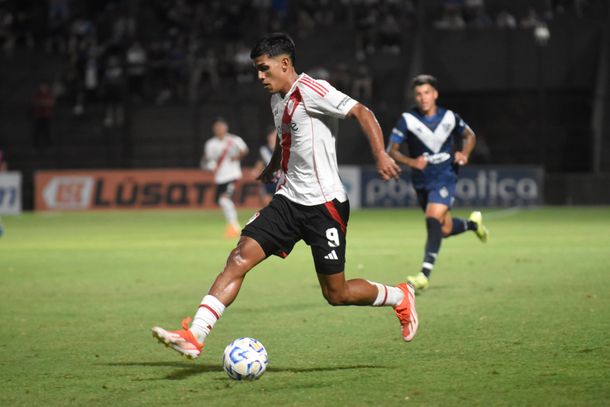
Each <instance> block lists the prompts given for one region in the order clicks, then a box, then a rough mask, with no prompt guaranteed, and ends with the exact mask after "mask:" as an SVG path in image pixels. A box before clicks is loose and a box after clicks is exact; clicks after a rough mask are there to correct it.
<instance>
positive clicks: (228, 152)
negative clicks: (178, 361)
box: [204, 133, 248, 184]
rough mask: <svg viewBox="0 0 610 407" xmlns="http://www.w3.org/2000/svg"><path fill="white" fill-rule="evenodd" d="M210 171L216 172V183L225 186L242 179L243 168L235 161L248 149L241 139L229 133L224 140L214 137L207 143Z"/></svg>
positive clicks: (206, 154)
mask: <svg viewBox="0 0 610 407" xmlns="http://www.w3.org/2000/svg"><path fill="white" fill-rule="evenodd" d="M204 149H205V158H206V160H207V165H208V169H210V170H212V171H214V182H215V183H217V184H225V183H227V182H231V181H235V180H237V179H239V178H241V166H240V164H239V161H238V160H233V158H234V157H237V156H239V154H240V153H241V152H242V151H246V150H247V149H248V147H247V146H246V143H245V142H244V141H243V140H242V139H241V137H239V136H236V135H235V134H230V133H227V134H226V135H225V136H224V137H223V138H222V139H220V138H218V137H212V138H211V139H209V140H208V141H206V143H205V147H204Z"/></svg>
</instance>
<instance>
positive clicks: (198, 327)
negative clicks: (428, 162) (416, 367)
mask: <svg viewBox="0 0 610 407" xmlns="http://www.w3.org/2000/svg"><path fill="white" fill-rule="evenodd" d="M250 57H251V58H252V60H253V62H254V66H255V68H256V69H257V71H258V79H259V80H260V82H261V83H262V85H263V87H264V88H265V89H266V90H267V91H268V92H269V93H271V94H272V96H271V109H272V112H273V116H274V119H275V125H276V128H277V131H278V137H279V140H278V143H276V148H275V151H274V154H273V157H272V159H271V161H270V163H269V165H268V166H267V167H266V168H265V169H264V170H263V172H262V173H261V175H260V178H261V179H262V180H263V181H267V180H269V179H270V178H271V177H272V176H273V173H274V172H275V171H276V170H277V169H278V168H280V169H281V172H282V178H281V179H280V181H279V186H278V189H277V192H276V193H275V195H274V197H273V199H272V201H271V203H270V204H269V205H268V206H266V207H265V208H263V209H262V210H261V211H260V212H257V213H256V214H255V215H254V216H253V217H252V218H251V220H250V221H249V223H248V224H247V225H246V226H245V227H244V229H243V230H242V233H241V237H240V239H239V242H238V243H237V246H236V247H235V248H234V249H233V250H232V251H231V253H230V254H229V258H228V259H227V262H226V265H225V267H224V270H223V271H222V272H221V273H220V274H219V275H218V276H217V277H216V280H215V281H214V283H213V284H212V286H211V287H210V289H209V291H208V293H207V295H205V296H204V297H203V299H202V301H201V303H200V305H199V309H198V310H197V312H196V314H195V317H194V319H193V320H192V324H191V326H190V327H189V326H188V323H189V322H190V318H186V319H185V320H184V321H182V326H183V329H181V330H177V331H167V330H165V329H163V328H161V327H154V328H153V329H152V332H153V336H154V337H155V338H157V339H158V340H159V341H160V342H162V343H164V344H166V345H167V346H170V347H171V348H173V349H174V350H176V351H178V352H179V353H181V354H182V355H184V356H186V357H188V358H196V357H197V356H199V354H200V353H201V349H202V348H203V342H204V340H205V339H206V337H207V336H208V334H209V333H210V331H211V330H212V328H213V327H214V324H215V323H216V322H217V321H218V319H219V318H220V317H221V316H222V314H223V312H224V311H225V309H226V307H228V306H229V305H231V303H232V302H233V301H234V300H235V298H236V297H237V294H238V292H239V289H240V287H241V285H242V283H243V281H244V278H245V276H246V274H247V273H248V271H250V270H251V269H252V268H253V267H254V266H256V265H257V264H258V263H260V262H261V261H263V260H265V259H266V258H267V257H269V256H270V255H272V254H275V255H278V256H281V257H286V256H288V254H289V253H290V251H291V250H292V247H293V246H294V244H295V243H296V242H298V241H299V240H303V241H305V243H306V244H307V245H309V246H310V247H311V253H312V256H313V259H314V264H315V269H316V273H317V277H318V281H319V283H320V287H321V289H322V294H323V295H324V298H326V300H327V301H328V303H329V304H331V305H369V306H389V307H392V308H393V310H394V312H395V314H396V316H397V317H398V319H399V321H400V325H401V332H402V337H403V339H404V340H405V341H407V342H408V341H411V340H412V339H413V337H414V336H415V334H416V332H417V328H418V323H419V322H418V319H417V313H416V310H415V295H414V289H413V287H412V286H411V285H409V284H407V283H402V284H398V285H397V286H389V285H385V284H380V283H376V282H372V281H368V280H365V279H351V280H346V278H345V273H344V265H345V244H346V240H345V239H346V232H347V222H348V219H349V201H348V199H347V194H346V193H345V190H344V188H343V184H342V183H341V180H340V179H339V174H338V167H337V156H336V151H335V137H336V135H337V119H343V118H345V117H350V118H354V119H356V120H357V121H358V123H359V124H360V127H361V129H362V131H363V132H364V133H365V134H366V136H367V138H368V139H369V142H370V145H371V150H372V153H373V157H374V159H375V162H376V166H377V171H378V173H379V175H380V176H381V177H382V178H383V179H384V180H386V181H387V180H389V179H390V178H394V177H397V176H398V174H399V171H400V169H399V167H398V166H397V165H396V163H395V162H394V160H392V159H391V158H390V157H389V156H388V155H387V153H386V152H385V149H384V143H383V136H382V131H381V128H380V127H379V124H378V122H377V120H376V119H375V116H374V115H373V113H372V112H371V111H370V110H369V109H367V108H366V107H365V106H363V105H362V104H360V103H358V102H357V101H355V100H353V99H352V98H350V97H349V96H347V95H345V94H344V93H342V92H340V91H338V90H337V89H335V88H333V87H332V86H331V85H330V84H329V83H328V82H326V81H322V80H315V79H313V78H311V77H309V76H308V75H306V74H300V75H298V74H297V72H296V70H295V67H294V61H295V47H294V42H293V41H292V39H291V38H290V37H289V36H288V35H287V34H284V33H274V34H268V35H267V36H265V37H263V38H262V39H261V40H260V41H259V42H258V43H257V44H256V45H255V46H254V48H253V49H252V52H251V53H250Z"/></svg>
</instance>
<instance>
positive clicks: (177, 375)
mask: <svg viewBox="0 0 610 407" xmlns="http://www.w3.org/2000/svg"><path fill="white" fill-rule="evenodd" d="M106 366H122V367H125V366H140V367H142V366H144V367H147V366H148V367H177V368H180V369H179V370H175V371H173V372H171V373H169V374H167V375H166V376H164V377H162V378H158V379H142V380H183V379H186V378H189V377H191V376H196V375H200V374H205V373H209V372H222V371H223V369H222V365H220V364H193V363H192V362H190V363H189V362H117V363H106ZM356 369H391V367H388V366H378V365H352V366H325V367H304V368H298V367H276V366H269V367H268V368H267V371H268V372H290V373H311V372H334V371H340V370H356Z"/></svg>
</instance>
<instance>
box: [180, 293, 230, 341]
mask: <svg viewBox="0 0 610 407" xmlns="http://www.w3.org/2000/svg"><path fill="white" fill-rule="evenodd" d="M224 310H225V306H224V304H223V303H222V302H220V301H219V300H218V298H216V297H214V296H212V295H206V296H205V297H203V299H202V300H201V305H199V309H198V310H197V312H196V313H195V318H193V323H192V324H191V327H190V328H189V331H191V333H192V334H193V335H194V336H195V338H197V341H199V343H203V342H204V341H205V338H206V337H207V336H208V335H209V333H210V331H211V330H212V328H213V327H214V324H215V323H216V321H218V320H219V319H220V316H221V315H222V313H223V312H224Z"/></svg>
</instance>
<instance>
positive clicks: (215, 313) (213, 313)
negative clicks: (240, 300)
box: [199, 304, 220, 319]
mask: <svg viewBox="0 0 610 407" xmlns="http://www.w3.org/2000/svg"><path fill="white" fill-rule="evenodd" d="M201 307H204V308H207V309H208V311H210V312H211V313H212V315H214V316H215V317H216V319H220V317H219V316H218V313H217V312H216V311H214V310H213V309H212V307H210V306H209V305H206V304H201V305H200V306H199V308H201Z"/></svg>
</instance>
